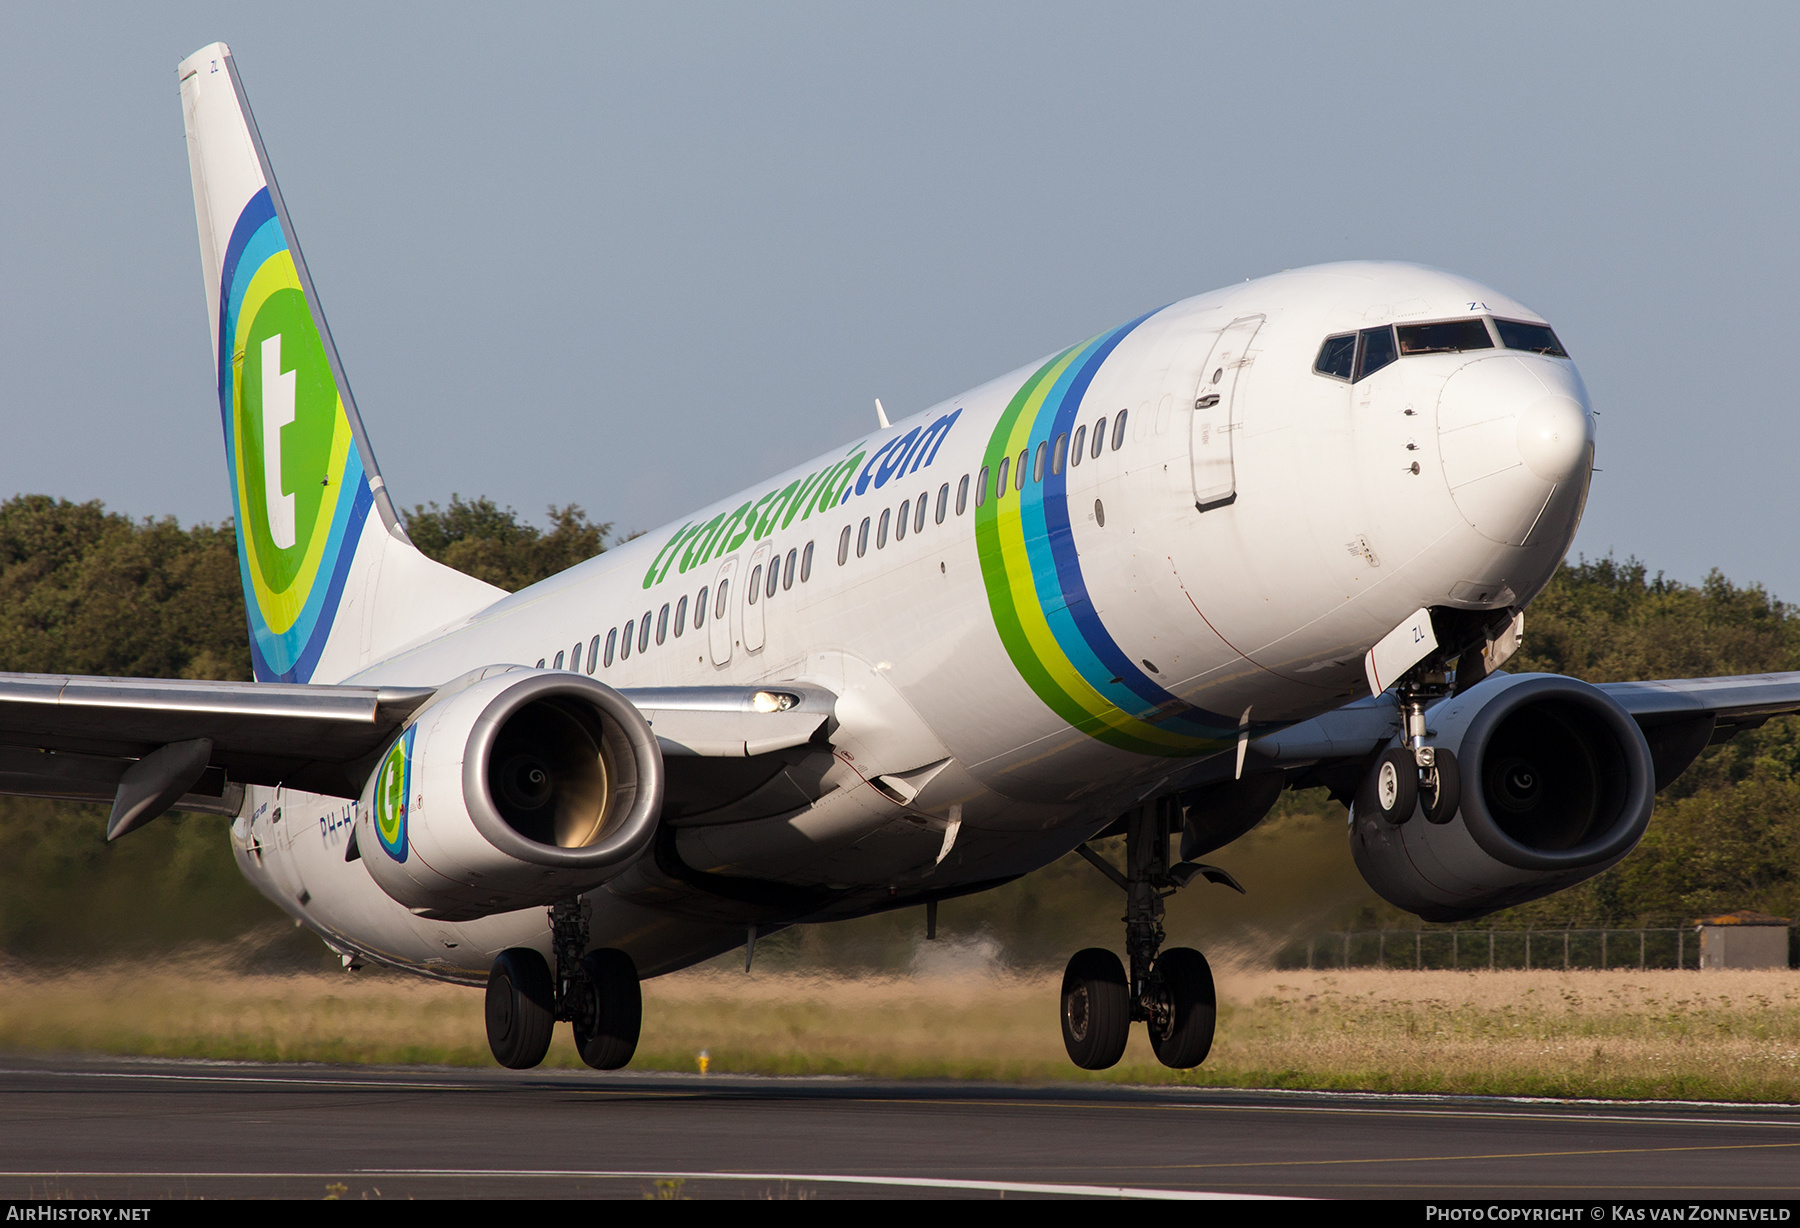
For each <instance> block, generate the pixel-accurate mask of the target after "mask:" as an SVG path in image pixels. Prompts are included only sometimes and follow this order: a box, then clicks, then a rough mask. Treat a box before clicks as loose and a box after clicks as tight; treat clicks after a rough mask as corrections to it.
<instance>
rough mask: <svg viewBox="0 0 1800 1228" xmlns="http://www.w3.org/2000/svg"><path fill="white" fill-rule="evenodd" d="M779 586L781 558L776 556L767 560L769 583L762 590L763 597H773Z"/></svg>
mask: <svg viewBox="0 0 1800 1228" xmlns="http://www.w3.org/2000/svg"><path fill="white" fill-rule="evenodd" d="M780 586H781V556H780V555H779V554H778V555H776V556H775V557H774V558H772V559H770V560H769V583H768V587H766V588H765V589H763V596H765V597H773V596H774V595H775V590H776V589H777V588H779V587H780Z"/></svg>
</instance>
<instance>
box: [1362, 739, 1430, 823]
mask: <svg viewBox="0 0 1800 1228" xmlns="http://www.w3.org/2000/svg"><path fill="white" fill-rule="evenodd" d="M1418 804H1419V765H1418V763H1417V762H1416V761H1415V760H1414V759H1413V753H1412V751H1410V750H1407V749H1406V748H1405V747H1401V746H1390V747H1388V748H1387V749H1386V750H1384V751H1382V752H1381V757H1380V758H1379V759H1377V760H1375V766H1374V767H1372V768H1370V769H1369V774H1368V775H1367V776H1365V777H1364V778H1363V783H1362V788H1360V789H1358V790H1357V791H1356V813H1358V814H1366V815H1371V816H1377V817H1380V818H1383V819H1386V820H1387V821H1388V822H1389V823H1392V824H1393V825H1394V826H1396V827H1398V826H1399V825H1400V824H1402V823H1404V822H1406V821H1407V820H1408V819H1410V818H1412V816H1413V810H1414V809H1415V808H1416V807H1417V806H1418Z"/></svg>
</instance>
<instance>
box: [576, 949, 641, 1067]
mask: <svg viewBox="0 0 1800 1228" xmlns="http://www.w3.org/2000/svg"><path fill="white" fill-rule="evenodd" d="M581 968H582V972H583V974H584V975H583V976H582V978H581V980H580V982H579V987H578V992H579V993H581V994H583V995H584V998H583V999H582V1001H580V1002H579V1003H578V1004H577V1006H576V1010H575V1019H574V1024H573V1027H574V1029H575V1048H576V1049H577V1050H579V1051H580V1053H581V1060H582V1061H584V1062H586V1063H587V1064H588V1065H589V1066H592V1067H593V1068H594V1069H595V1070H617V1069H619V1067H621V1066H623V1065H625V1063H627V1062H629V1061H630V1060H631V1055H632V1054H634V1053H636V1052H637V1043H638V1032H639V1030H640V1029H641V1028H642V1027H643V1022H644V995H643V990H642V989H641V988H640V987H639V985H638V974H637V965H636V964H635V963H633V962H632V959H631V956H629V955H627V954H626V953H625V952H623V951H615V950H611V949H608V950H602V951H589V952H588V953H587V955H586V957H584V958H583V959H582V961H581Z"/></svg>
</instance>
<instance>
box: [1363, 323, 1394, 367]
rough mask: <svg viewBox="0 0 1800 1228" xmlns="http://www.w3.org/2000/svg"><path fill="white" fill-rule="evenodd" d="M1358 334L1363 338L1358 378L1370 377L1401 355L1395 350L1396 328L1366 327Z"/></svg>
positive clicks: (1384, 326) (1385, 326)
mask: <svg viewBox="0 0 1800 1228" xmlns="http://www.w3.org/2000/svg"><path fill="white" fill-rule="evenodd" d="M1357 336H1358V337H1360V338H1361V339H1362V345H1361V347H1360V351H1361V352H1360V353H1358V354H1357V356H1356V378H1357V379H1358V380H1365V379H1368V378H1369V377H1370V376H1371V375H1373V374H1375V373H1376V372H1377V371H1379V370H1381V369H1382V368H1383V367H1385V366H1387V365H1388V364H1389V363H1390V362H1393V361H1394V360H1395V359H1396V358H1398V357H1400V355H1399V354H1398V353H1396V352H1395V351H1394V330H1393V329H1392V328H1391V327H1388V326H1387V325H1383V326H1382V327H1380V328H1365V329H1363V330H1362V332H1360V333H1358V334H1357Z"/></svg>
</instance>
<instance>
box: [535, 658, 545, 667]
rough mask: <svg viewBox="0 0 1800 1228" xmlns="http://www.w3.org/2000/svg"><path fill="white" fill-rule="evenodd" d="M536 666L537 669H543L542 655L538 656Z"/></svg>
mask: <svg viewBox="0 0 1800 1228" xmlns="http://www.w3.org/2000/svg"><path fill="white" fill-rule="evenodd" d="M537 667H538V668H539V669H543V668H544V658H542V657H539V658H538V663H537Z"/></svg>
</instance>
